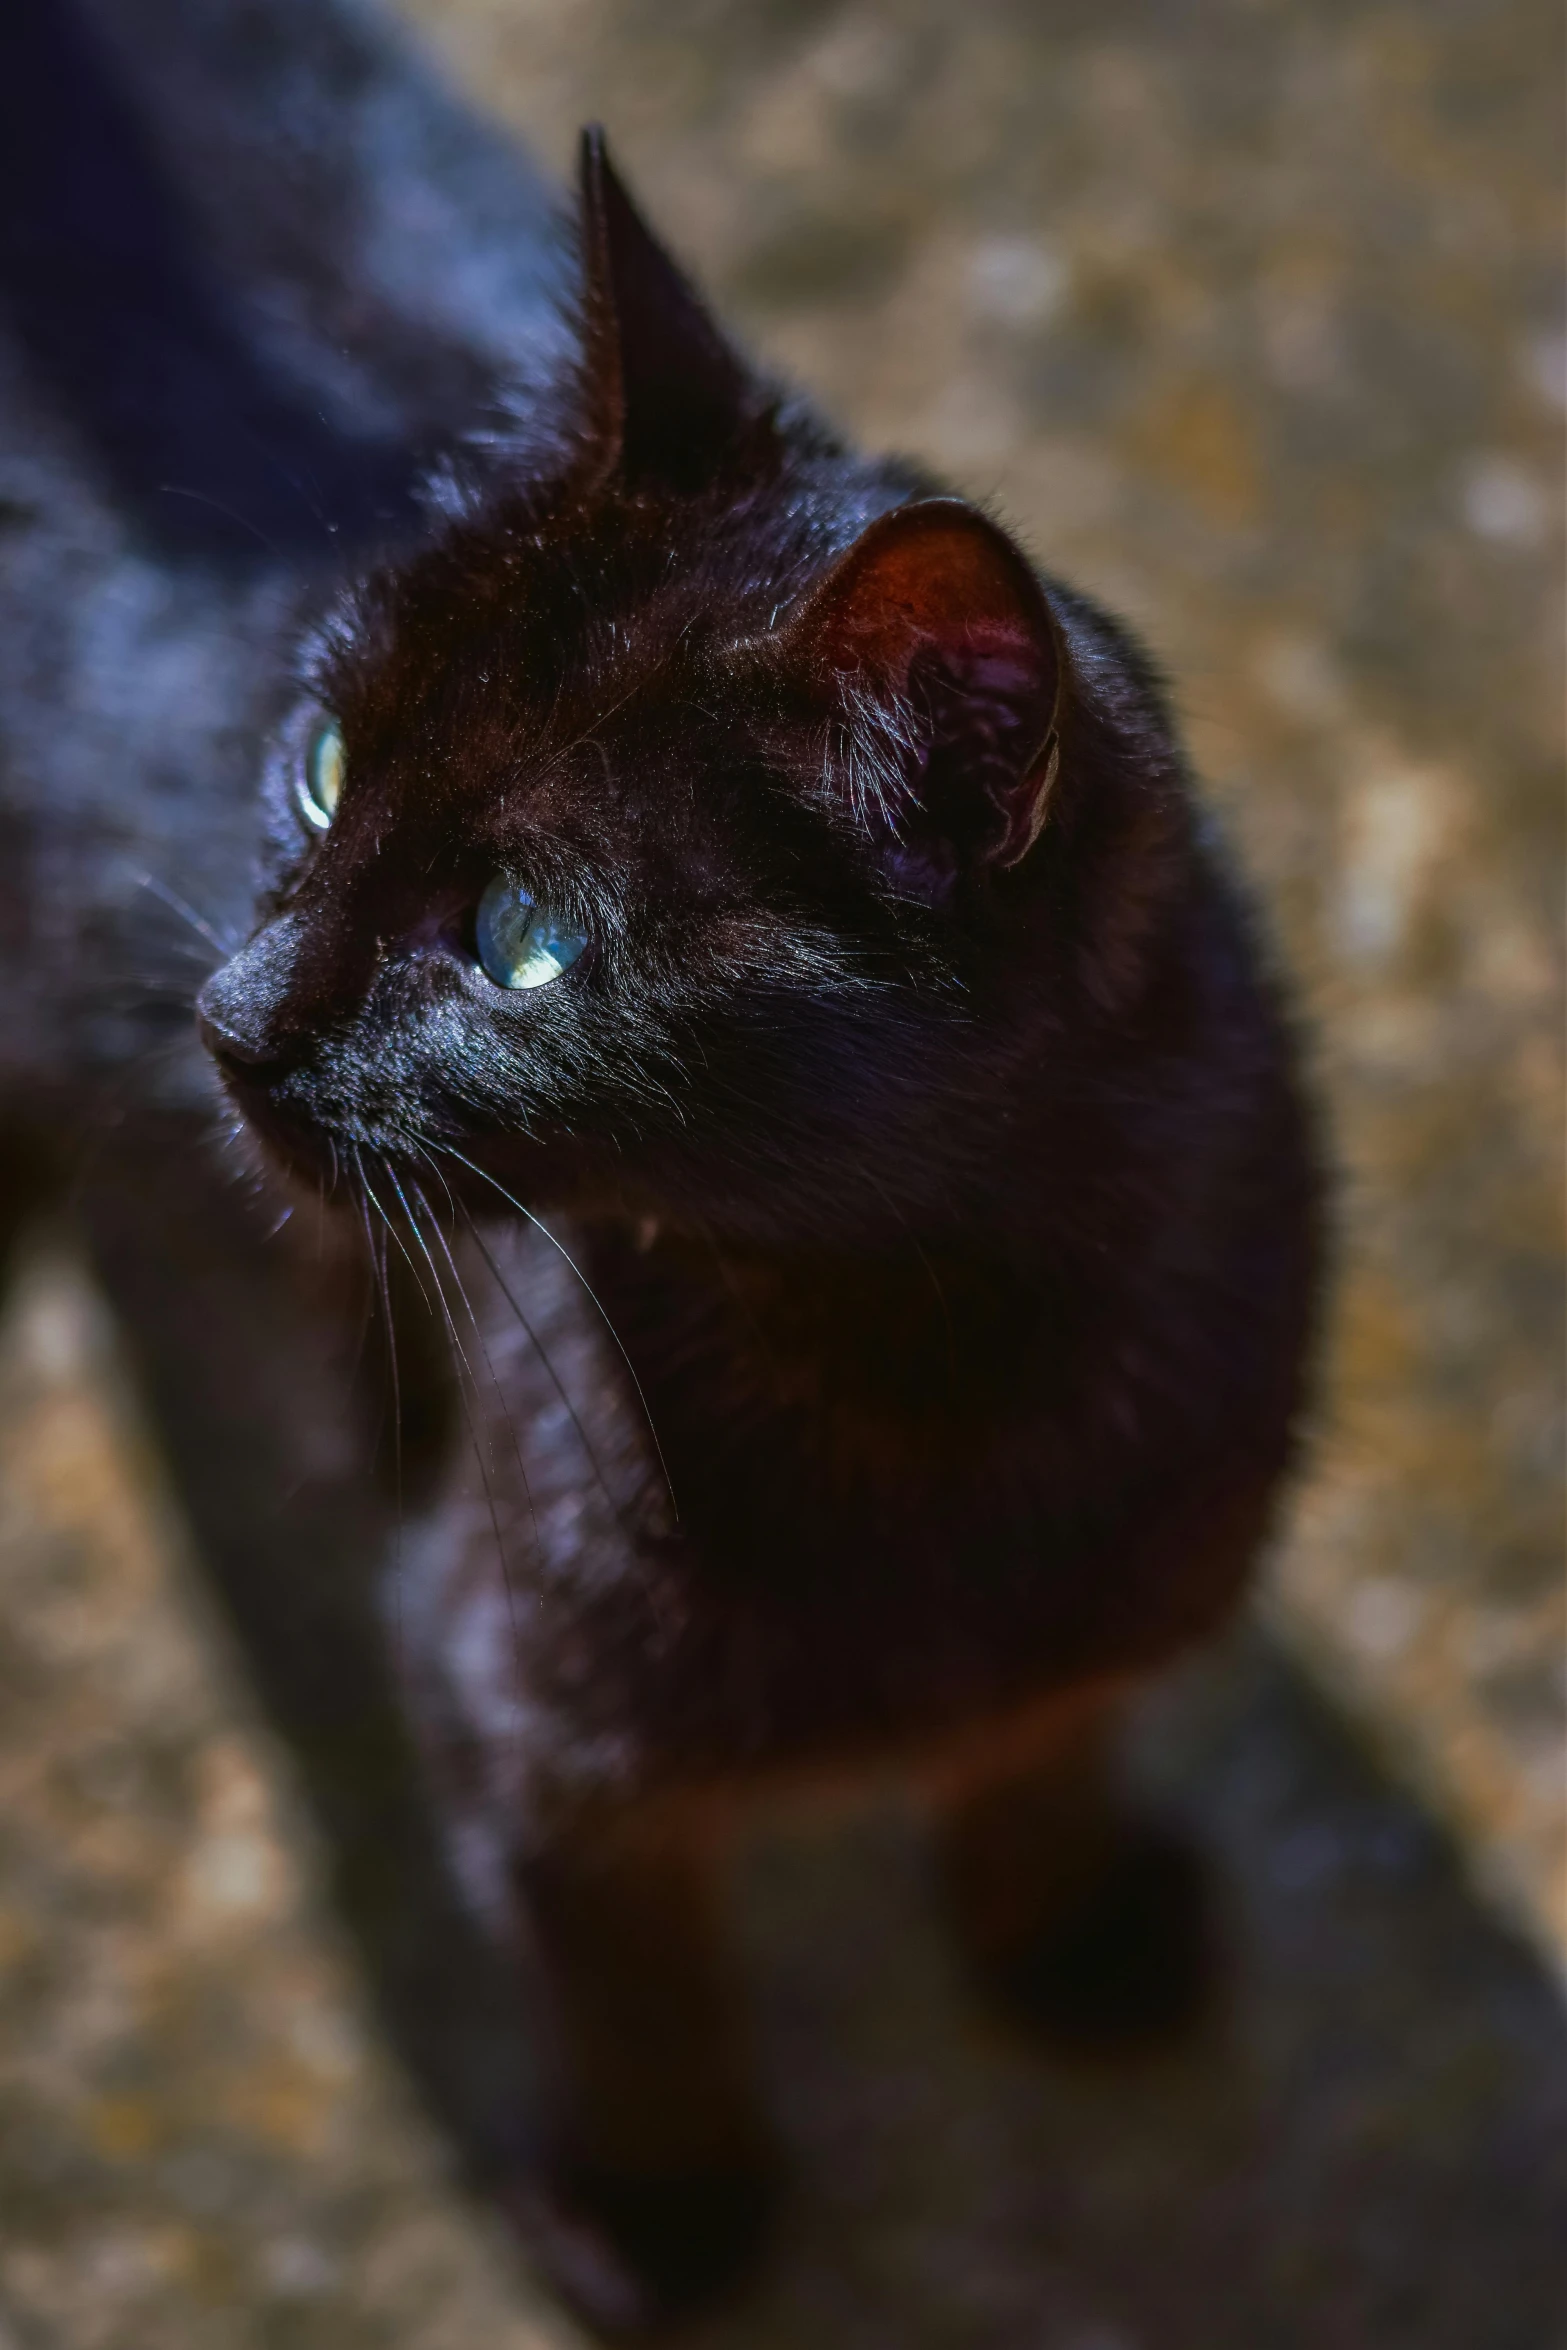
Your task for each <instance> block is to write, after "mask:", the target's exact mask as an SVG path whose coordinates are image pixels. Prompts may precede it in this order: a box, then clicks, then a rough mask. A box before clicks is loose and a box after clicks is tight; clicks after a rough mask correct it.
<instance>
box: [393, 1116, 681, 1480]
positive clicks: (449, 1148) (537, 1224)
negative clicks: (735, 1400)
mask: <svg viewBox="0 0 1567 2350" xmlns="http://www.w3.org/2000/svg"><path fill="white" fill-rule="evenodd" d="M436 1148H437V1149H438V1150H442V1151H444V1152H445V1153H446V1155H447V1157H448V1158H450V1159H455V1160H456V1161H457V1164H458V1165H459V1166H460V1167H466V1168H467V1169H468V1171H469V1173H470V1174H471V1175H477V1176H478V1178H479V1180H480V1182H481V1183H487V1184H488V1185H489V1186H490V1189H491V1190H492V1191H497V1192H499V1194H500V1196H501V1198H502V1199H503V1200H505V1202H506V1204H507V1206H508V1207H510V1208H514V1209H515V1210H516V1212H517V1214H518V1215H519V1216H521V1217H522V1218H523V1219H524V1221H525V1222H527V1223H529V1224H531V1225H532V1226H533V1227H534V1229H535V1230H536V1231H538V1232H542V1233H543V1235H544V1237H545V1239H546V1240H547V1241H548V1242H549V1244H550V1246H551V1248H552V1249H554V1250H555V1252H556V1253H557V1255H559V1256H561V1257H564V1259H565V1261H566V1263H567V1264H568V1265H569V1266H570V1267H571V1270H572V1271H573V1273H575V1275H576V1276H577V1279H578V1280H579V1281H580V1282H581V1284H582V1287H583V1289H584V1291H585V1292H586V1294H587V1296H588V1298H589V1300H590V1302H591V1303H592V1305H593V1307H594V1310H595V1311H596V1313H597V1314H598V1316H599V1319H600V1320H601V1321H602V1323H603V1325H604V1327H605V1329H606V1330H607V1331H608V1332H609V1334H610V1336H611V1338H612V1339H613V1340H614V1341H615V1345H616V1347H617V1348H618V1349H619V1353H620V1359H621V1361H622V1362H623V1363H624V1364H625V1366H626V1371H627V1375H628V1376H629V1378H630V1380H631V1384H632V1386H633V1387H634V1388H635V1389H636V1396H637V1401H638V1403H639V1404H640V1405H641V1406H642V1417H643V1418H644V1420H645V1421H646V1422H647V1432H648V1435H649V1437H650V1438H651V1439H652V1444H653V1450H654V1452H655V1454H656V1455H657V1456H658V1466H659V1470H660V1472H661V1474H662V1476H663V1479H664V1487H665V1490H666V1492H667V1493H668V1495H669V1506H670V1508H671V1510H672V1511H673V1512H674V1515H675V1519H676V1521H677V1523H678V1521H679V1517H680V1504H679V1502H678V1501H677V1500H676V1498H675V1488H674V1483H673V1480H672V1479H671V1477H670V1474H669V1464H668V1462H667V1461H666V1460H665V1458H664V1448H663V1446H662V1445H661V1444H660V1443H659V1440H658V1430H657V1429H656V1428H655V1427H654V1425H653V1414H652V1411H651V1410H650V1408H649V1405H648V1400H647V1396H646V1394H645V1393H644V1391H643V1387H642V1382H641V1380H640V1379H639V1378H638V1377H637V1367H636V1365H635V1363H634V1362H633V1361H632V1360H631V1357H630V1355H629V1354H628V1353H627V1351H626V1344H625V1340H624V1339H623V1338H622V1337H621V1335H620V1332H619V1331H618V1330H617V1329H616V1328H615V1325H614V1323H613V1322H612V1321H611V1320H610V1317H609V1313H608V1311H607V1309H606V1307H605V1305H604V1302H603V1300H602V1298H600V1296H599V1295H598V1292H597V1291H596V1290H595V1289H594V1287H593V1284H592V1282H591V1281H590V1280H589V1279H588V1277H587V1275H586V1273H584V1272H583V1270H582V1267H581V1266H580V1265H579V1264H578V1263H577V1261H576V1259H575V1257H574V1256H573V1255H572V1254H571V1251H570V1250H569V1249H568V1248H567V1247H566V1246H565V1245H564V1243H563V1242H561V1241H559V1240H557V1239H556V1237H555V1235H554V1233H553V1232H552V1231H551V1230H550V1228H549V1226H548V1225H547V1224H546V1223H545V1222H544V1221H543V1219H542V1218H541V1217H538V1216H536V1215H535V1214H534V1213H533V1210H532V1209H531V1208H525V1207H524V1206H523V1204H522V1202H521V1200H520V1199H516V1198H514V1197H513V1195H512V1194H511V1193H510V1192H509V1191H508V1190H507V1189H506V1186H505V1184H504V1183H497V1181H496V1180H495V1177H494V1176H493V1175H491V1174H489V1173H487V1172H486V1170H485V1169H484V1168H483V1167H480V1166H478V1165H477V1164H476V1163H475V1162H474V1161H473V1160H472V1159H469V1158H465V1157H464V1155H463V1153H462V1152H461V1151H460V1150H458V1149H457V1148H456V1146H455V1145H454V1144H452V1143H449V1142H443V1143H438V1144H437V1145H436Z"/></svg>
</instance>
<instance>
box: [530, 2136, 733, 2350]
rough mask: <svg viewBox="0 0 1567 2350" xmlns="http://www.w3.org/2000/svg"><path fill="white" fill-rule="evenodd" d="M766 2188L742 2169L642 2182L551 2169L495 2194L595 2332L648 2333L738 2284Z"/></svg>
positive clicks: (570, 2167)
mask: <svg viewBox="0 0 1567 2350" xmlns="http://www.w3.org/2000/svg"><path fill="white" fill-rule="evenodd" d="M773 2195H774V2182H773V2180H772V2179H771V2178H770V2177H769V2176H768V2175H767V2174H766V2173H764V2172H761V2171H750V2170H735V2171H718V2172H703V2173H698V2174H696V2175H694V2176H689V2177H676V2178H668V2179H650V2178H638V2177H635V2176H628V2175H626V2174H624V2173H619V2172H610V2171H602V2170H595V2169H592V2168H590V2167H589V2166H587V2165H585V2164H580V2163H558V2164H555V2165H552V2166H550V2167H549V2168H547V2169H540V2170H538V2171H534V2172H531V2173H530V2174H529V2175H528V2176H527V2178H526V2179H524V2180H522V2181H519V2182H517V2183H514V2184H513V2185H512V2187H511V2188H510V2189H509V2190H507V2191H506V2193H505V2194H504V2196H503V2202H504V2204H505V2208H506V2210H507V2214H508V2216H509V2217H510V2219H511V2220H512V2222H513V2224H514V2225H515V2227H516V2228H517V2230H518V2232H519V2233H520V2235H521V2236H522V2238H523V2241H524V2243H525V2245H526V2247H527V2250H528V2252H529V2254H530V2255H531V2257H532V2259H533V2261H534V2264H535V2265H536V2266H537V2267H538V2268H539V2269H540V2270H541V2271H542V2272H543V2275H544V2277H545V2279H546V2281H547V2282H548V2283H549V2284H550V2285H551V2286H552V2287H553V2289H554V2290H555V2292H556V2293H557V2294H558V2295H559V2296H560V2298H561V2300H562V2301H564V2302H565V2303H566V2304H567V2306H568V2307H569V2308H570V2309H571V2310H573V2311H574V2312H575V2314H576V2315H577V2316H578V2317H580V2318H582V2319H584V2320H585V2321H586V2323H587V2324H588V2325H590V2326H591V2327H593V2328H594V2330H595V2331H596V2332H598V2333H600V2334H605V2335H609V2336H611V2337H612V2338H615V2339H623V2338H625V2337H627V2336H643V2337H646V2336H649V2335H653V2334H656V2333H658V2332H659V2331H660V2329H661V2328H663V2327H665V2326H668V2325H673V2324H677V2323H678V2322H679V2321H680V2320H682V2319H684V2318H687V2317H693V2316H696V2315H697V2314H698V2313H699V2312H700V2311H702V2310H704V2309H706V2308H707V2307H709V2306H710V2305H711V2304H712V2303H713V2302H716V2301H718V2300H721V2299H722V2298H723V2297H724V2296H725V2295H726V2294H728V2293H729V2292H731V2291H732V2290H734V2289H735V2288H736V2287H738V2286H739V2285H741V2284H742V2283H743V2282H744V2279H745V2277H746V2276H747V2274H748V2273H749V2271H750V2270H751V2268H752V2267H753V2266H754V2265H755V2262H756V2260H757V2258H758V2256H759V2254H760V2252H761V2249H762V2245H763V2242H764V2240H765V2237H766V2234H767V2229H768V2222H769V2219H770V2217H771V2212H772V2206H773Z"/></svg>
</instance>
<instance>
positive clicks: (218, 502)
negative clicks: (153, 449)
mask: <svg viewBox="0 0 1567 2350" xmlns="http://www.w3.org/2000/svg"><path fill="white" fill-rule="evenodd" d="M158 494H159V496H160V497H164V498H189V499H191V501H192V502H193V503H194V504H195V505H197V506H210V507H211V508H212V511H213V513H214V514H221V515H222V516H223V519H224V521H225V522H232V523H235V524H237V526H238V527H239V529H241V530H248V531H249V532H250V535H251V537H252V538H255V539H259V540H260V542H261V544H262V545H263V546H264V547H265V548H266V550H267V553H268V554H269V555H271V556H273V557H275V558H276V560H277V561H278V562H279V563H281V562H283V560H284V555H283V550H282V548H281V547H280V546H279V545H278V543H277V540H276V539H274V538H269V537H268V536H267V534H266V532H265V531H264V530H263V529H262V528H261V525H260V524H259V523H258V522H252V520H251V518H250V516H249V515H248V514H241V513H240V512H239V511H238V509H237V508H236V507H233V506H225V505H224V503H223V500H222V499H221V498H212V497H209V496H208V495H207V492H206V491H205V490H193V489H188V488H187V487H186V486H185V485H184V484H183V483H182V482H177V481H160V482H159V484H158Z"/></svg>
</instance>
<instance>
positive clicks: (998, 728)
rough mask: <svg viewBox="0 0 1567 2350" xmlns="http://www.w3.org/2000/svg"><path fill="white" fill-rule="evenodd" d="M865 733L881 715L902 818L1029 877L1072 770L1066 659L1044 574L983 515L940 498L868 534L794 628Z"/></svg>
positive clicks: (826, 689) (800, 655)
mask: <svg viewBox="0 0 1567 2350" xmlns="http://www.w3.org/2000/svg"><path fill="white" fill-rule="evenodd" d="M787 634H788V639H789V645H790V650H791V652H792V654H793V655H794V657H795V658H796V660H798V661H801V662H803V663H804V665H805V666H806V668H807V671H808V673H809V674H810V675H811V677H812V679H813V682H814V683H815V685H816V687H817V689H818V690H819V691H821V692H823V693H825V694H827V695H829V696H831V697H832V698H833V699H834V700H835V701H836V702H837V704H838V705H839V707H840V709H841V710H842V711H843V712H844V713H845V714H846V717H847V719H848V722H849V724H850V726H851V729H852V726H853V724H854V723H855V721H856V719H858V720H859V721H860V722H861V723H864V722H866V721H867V720H869V721H870V722H871V723H872V724H874V723H875V721H876V719H877V717H878V716H880V718H881V722H882V727H881V732H882V751H881V756H882V758H883V760H885V758H886V755H887V746H889V745H890V746H893V747H894V748H895V750H896V753H897V755H898V757H899V759H900V762H901V767H902V791H901V797H902V800H903V808H902V810H901V811H900V810H894V809H888V810H887V811H886V813H887V814H888V816H889V818H894V819H895V818H896V817H897V816H899V815H900V814H901V815H903V816H906V817H907V818H908V819H909V820H910V821H914V822H922V823H923V824H924V825H925V826H926V827H927V828H928V827H932V826H933V827H935V828H936V829H938V830H940V831H941V832H943V833H945V834H946V835H947V836H948V837H949V838H950V839H951V840H952V842H953V844H954V846H955V847H956V849H957V850H958V852H959V853H960V854H961V855H963V856H965V857H967V858H970V859H975V860H980V861H986V862H989V863H992V864H995V865H1000V866H1007V865H1015V864H1017V863H1018V861H1019V860H1020V859H1021V858H1022V857H1024V856H1026V855H1027V853H1028V851H1029V850H1030V848H1032V846H1033V844H1034V842H1035V841H1036V840H1037V839H1038V837H1039V834H1040V831H1041V830H1042V828H1043V826H1044V822H1045V818H1046V815H1047V813H1048V807H1049V800H1050V792H1051V786H1052V784H1053V783H1054V780H1055V775H1056V769H1057V766H1058V764H1059V752H1058V747H1057V739H1056V738H1057V729H1058V725H1059V719H1060V705H1061V692H1062V682H1063V678H1064V674H1065V668H1064V656H1063V651H1062V646H1061V640H1060V636H1059V632H1058V631H1057V628H1056V624H1055V621H1054V619H1053V617H1052V615H1051V612H1050V607H1049V605H1048V603H1047V602H1046V600H1045V594H1044V590H1043V589H1042V588H1041V586H1040V584H1039V581H1038V580H1037V578H1036V577H1035V575H1034V573H1033V571H1032V570H1031V568H1030V567H1029V565H1028V563H1027V562H1026V561H1025V559H1024V557H1023V556H1022V555H1021V554H1020V553H1019V551H1018V549H1017V548H1016V547H1015V546H1014V545H1013V544H1012V542H1011V540H1010V539H1009V538H1008V537H1007V536H1006V534H1005V532H1004V531H1002V530H999V529H998V528H997V526H996V525H995V524H994V523H993V522H991V521H990V520H989V519H988V517H987V516H985V515H983V514H981V513H980V512H979V511H978V510H977V508H975V507H973V506H970V505H967V504H966V503H965V502H964V501H963V500H962V499H961V498H929V499H924V500H921V501H920V502H919V503H918V504H915V505H910V506H900V507H897V508H895V509H894V510H893V511H892V512H891V513H889V514H884V515H882V516H881V517H880V519H879V520H878V521H876V522H873V523H872V524H871V525H870V526H869V528H868V529H867V530H865V531H864V532H862V534H861V535H860V537H859V538H858V539H856V541H855V542H854V544H853V546H852V547H850V548H849V549H848V551H847V553H846V554H844V555H842V556H840V558H839V560H838V562H837V563H836V564H835V565H834V567H833V569H832V570H831V571H830V572H829V573H828V574H827V576H826V578H825V579H823V580H821V581H820V582H818V584H817V585H816V587H815V588H814V589H813V590H812V591H811V593H810V595H809V596H808V597H807V599H806V601H805V603H804V604H803V606H801V607H800V608H799V609H798V610H797V611H796V612H795V613H794V614H793V615H792V617H791V619H790V621H789V622H788V624H787Z"/></svg>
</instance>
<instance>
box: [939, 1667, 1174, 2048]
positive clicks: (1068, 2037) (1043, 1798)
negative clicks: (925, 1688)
mask: <svg viewBox="0 0 1567 2350" xmlns="http://www.w3.org/2000/svg"><path fill="white" fill-rule="evenodd" d="M1124 1702H1125V1693H1124V1691H1122V1690H1121V1689H1120V1688H1118V1687H1117V1686H1115V1685H1113V1684H1105V1685H1102V1686H1101V1687H1099V1688H1091V1689H1088V1690H1085V1691H1083V1692H1081V1693H1069V1694H1068V1695H1067V1696H1065V1697H1064V1698H1061V1699H1059V1700H1057V1701H1056V1702H1055V1703H1054V1704H1052V1705H1048V1706H1045V1707H1043V1708H1041V1709H1040V1710H1039V1711H1038V1712H1037V1713H1036V1714H1034V1715H1032V1716H1029V1715H1022V1716H1018V1717H1014V1718H1013V1719H1012V1720H1010V1721H1007V1722H1003V1723H1001V1724H998V1725H997V1726H996V1727H995V1729H994V1730H993V1731H992V1732H990V1733H989V1734H988V1735H986V1734H982V1735H979V1736H976V1737H975V1738H973V1739H971V1740H969V1741H966V1742H965V1743H964V1744H963V1745H962V1746H960V1747H959V1748H957V1749H956V1750H955V1751H954V1753H953V1755H952V1756H951V1757H950V1758H949V1759H948V1760H947V1762H946V1764H945V1765H944V1766H943V1767H939V1768H938V1769H937V1770H936V1771H935V1772H934V1773H933V1774H932V1775H931V1781H930V1791H931V1793H932V1794H933V1796H934V1799H935V1807H936V1814H937V1854H938V1867H939V1873H940V1884H941V1890H942V1893H943V1896H944V1901H945V1906H946V1909H947V1913H948V1917H949V1919H950V1921H951V1924H952V1927H953V1930H954V1932H955V1934H956V1936H957V1939H958V1943H959V1947H960V1949H961V1951H962V1953H963V1956H964V1959H965V1961H966V1964H967V1967H968V1971H969V1974H970V1977H971V1979H972V1981H973V1982H974V1984H975V1986H976V1988H977V1989H978V1990H979V1992H980V1993H981V1995H982V1996H983V1997H984V1998H985V1999H986V2001H987V2002H988V2004H990V2005H991V2006H992V2007H993V2008H995V2009H997V2010H999V2011H1000V2012H1001V2013H1002V2014H1003V2015H1005V2016H1006V2017H1007V2019H1008V2020H1009V2021H1010V2022H1012V2023H1013V2024H1015V2025H1020V2026H1021V2027H1022V2028H1023V2029H1024V2030H1025V2031H1028V2032H1030V2033H1031V2034H1034V2035H1036V2036H1037V2037H1039V2038H1041V2039H1043V2040H1045V2041H1047V2042H1049V2043H1051V2044H1052V2045H1054V2046H1055V2047H1057V2048H1059V2049H1062V2050H1064V2051H1069V2052H1071V2053H1075V2054H1084V2055H1096V2054H1116V2053H1120V2052H1134V2051H1137V2050H1140V2049H1143V2048H1148V2047H1150V2046H1155V2045H1158V2044H1159V2043H1162V2042H1165V2041H1167V2040H1170V2039H1172V2038H1174V2037H1176V2036H1177V2035H1179V2034H1180V2033H1182V2032H1183V2031H1184V2030H1186V2029H1187V2028H1188V2027H1189V2026H1190V2025H1192V2024H1193V2023H1194V2022H1195V2021H1196V2020H1197V2018H1198V2017H1199V2016H1200V2015H1201V2013H1202V2011H1203V2009H1204V2007H1205V2006H1206V2004H1207V2000H1208V1996H1209V1994H1210V1992H1211V1989H1212V1985H1213V1974H1214V1965H1213V1958H1214V1952H1213V1935H1212V1930H1211V1918H1210V1902H1209V1892H1208V1886H1207V1881H1206V1877H1205V1874H1204V1871H1203V1868H1202V1864H1201V1862H1200V1859H1199V1857H1198V1855H1197V1854H1196V1852H1195V1851H1193V1850H1192V1849H1191V1848H1189V1847H1188V1846H1187V1845H1186V1844H1185V1842H1184V1841H1183V1840H1182V1838H1181V1837H1180V1836H1179V1834H1178V1833H1177V1832H1176V1831H1175V1830H1174V1829H1172V1828H1171V1827H1169V1826H1167V1825H1166V1824H1164V1823H1161V1822H1157V1821H1154V1820H1152V1819H1150V1818H1148V1817H1146V1816H1144V1815H1143V1814H1142V1813H1140V1812H1139V1811H1138V1810H1137V1809H1136V1808H1135V1807H1134V1806H1133V1805H1132V1804H1131V1803H1130V1802H1129V1801H1128V1799H1127V1796H1126V1794H1125V1792H1124V1789H1123V1786H1122V1782H1121V1774H1120V1771H1119V1769H1118V1767H1117V1731H1118V1728H1119V1724H1120V1716H1121V1713H1122V1710H1123V1707H1124Z"/></svg>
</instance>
